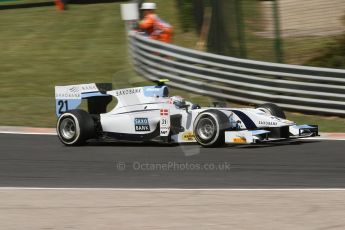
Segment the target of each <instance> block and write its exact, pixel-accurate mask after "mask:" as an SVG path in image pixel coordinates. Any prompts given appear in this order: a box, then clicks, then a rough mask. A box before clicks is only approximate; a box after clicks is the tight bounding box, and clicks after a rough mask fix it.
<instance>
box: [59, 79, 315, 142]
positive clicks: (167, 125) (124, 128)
mask: <svg viewBox="0 0 345 230" xmlns="http://www.w3.org/2000/svg"><path fill="white" fill-rule="evenodd" d="M164 82H165V81H164V80H161V81H159V82H158V84H157V85H155V86H144V87H135V88H127V89H118V90H113V89H112V85H111V84H108V83H101V84H97V83H91V84H80V85H68V86H56V87H55V99H56V115H57V116H58V120H57V127H56V129H57V133H58V137H59V139H60V141H61V142H62V143H63V144H65V145H67V146H73V145H84V144H86V143H87V142H89V141H91V140H92V141H95V140H96V141H140V142H143V141H158V142H164V143H189V142H196V143H198V144H200V145H202V146H204V147H216V146H221V145H223V144H226V143H231V144H234V143H237V144H251V143H260V142H269V141H274V140H289V139H291V138H300V137H310V136H317V135H318V127H317V126H314V125H296V123H295V122H293V121H289V120H286V118H285V114H284V112H283V110H282V109H281V108H280V107H278V106H277V105H275V104H271V103H266V104H263V105H260V106H258V107H257V108H220V107H206V108H201V107H200V106H199V105H196V104H193V103H191V102H189V101H186V100H184V99H183V98H181V97H178V96H173V97H169V90H168V87H167V86H166V85H165V84H164ZM83 99H85V100H86V101H87V105H88V109H87V111H86V110H81V109H77V108H78V106H79V105H80V104H81V102H82V100H83ZM112 100H116V102H117V103H116V106H115V107H114V108H111V109H110V110H109V112H107V106H108V105H109V103H110V102H111V101H112Z"/></svg>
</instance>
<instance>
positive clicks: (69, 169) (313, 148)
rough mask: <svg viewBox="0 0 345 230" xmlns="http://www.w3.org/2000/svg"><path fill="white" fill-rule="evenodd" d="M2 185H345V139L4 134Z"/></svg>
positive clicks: (0, 159)
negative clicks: (178, 141)
mask: <svg viewBox="0 0 345 230" xmlns="http://www.w3.org/2000/svg"><path fill="white" fill-rule="evenodd" d="M0 146H1V150H0V151H1V152H0V186H1V187H54V188H56V187H61V188H66V187H67V188H70V187H73V188H76V187H77V188H79V187H86V188H345V141H326V140H299V141H296V142H292V143H288V144H286V143H284V144H283V143H276V144H271V145H259V146H229V147H224V148H213V149H206V148H201V147H199V146H197V145H182V146H180V145H178V146H162V145H155V144H133V143H132V144H119V143H117V144H109V143H107V144H91V145H88V146H84V147H65V146H63V145H62V144H61V143H60V142H59V140H58V138H57V137H56V136H44V135H17V134H0Z"/></svg>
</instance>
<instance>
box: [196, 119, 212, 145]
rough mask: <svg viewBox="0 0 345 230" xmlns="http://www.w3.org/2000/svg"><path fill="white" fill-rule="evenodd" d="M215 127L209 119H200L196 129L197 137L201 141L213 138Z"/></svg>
mask: <svg viewBox="0 0 345 230" xmlns="http://www.w3.org/2000/svg"><path fill="white" fill-rule="evenodd" d="M215 131H216V126H215V124H214V122H213V121H212V120H211V119H210V118H202V119H201V120H200V121H199V123H198V127H197V133H198V136H199V137H201V138H202V139H203V140H209V139H211V138H212V137H213V136H214V133H215Z"/></svg>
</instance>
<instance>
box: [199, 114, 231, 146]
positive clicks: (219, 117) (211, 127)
mask: <svg viewBox="0 0 345 230" xmlns="http://www.w3.org/2000/svg"><path fill="white" fill-rule="evenodd" d="M228 127H229V121H228V118H227V117H226V115H225V114H224V113H222V112H220V111H218V110H207V111H205V112H202V113H201V114H199V115H198V117H197V118H196V119H195V121H194V135H195V139H196V141H197V142H198V143H199V144H200V145H202V146H204V147H216V146H220V145H223V144H224V142H225V137H224V132H225V130H226V129H227V128H228Z"/></svg>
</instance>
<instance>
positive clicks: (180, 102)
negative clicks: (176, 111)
mask: <svg viewBox="0 0 345 230" xmlns="http://www.w3.org/2000/svg"><path fill="white" fill-rule="evenodd" d="M170 100H171V102H172V104H174V105H175V106H176V108H181V107H184V106H185V105H186V101H185V99H184V98H183V97H180V96H173V97H171V98H170Z"/></svg>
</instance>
